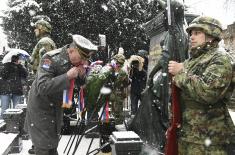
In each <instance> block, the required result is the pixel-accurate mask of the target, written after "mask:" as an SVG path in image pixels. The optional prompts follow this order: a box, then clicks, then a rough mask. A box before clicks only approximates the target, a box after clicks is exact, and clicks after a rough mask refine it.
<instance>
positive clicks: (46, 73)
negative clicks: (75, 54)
mask: <svg viewBox="0 0 235 155" xmlns="http://www.w3.org/2000/svg"><path fill="white" fill-rule="evenodd" d="M38 69H39V70H38V73H37V74H38V75H37V88H38V92H39V94H42V95H48V94H55V93H57V92H62V91H63V90H64V89H68V88H69V79H68V77H67V74H66V73H64V74H61V75H57V74H56V65H55V62H53V61H52V60H51V58H50V57H49V56H47V55H45V56H44V57H43V58H42V60H41V63H40V66H39V68H38Z"/></svg>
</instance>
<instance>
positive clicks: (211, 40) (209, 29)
mask: <svg viewBox="0 0 235 155" xmlns="http://www.w3.org/2000/svg"><path fill="white" fill-rule="evenodd" d="M187 32H188V34H189V35H190V43H191V49H190V58H189V59H188V60H186V61H185V62H183V63H177V62H175V61H170V62H169V65H168V70H169V73H171V74H172V75H173V82H174V84H175V85H176V86H177V87H179V88H180V89H181V100H180V101H181V111H182V124H181V126H182V127H181V130H180V133H179V139H178V141H179V154H180V155H199V154H200V155H205V154H211V155H212V154H213V155H226V154H227V151H226V147H227V146H228V145H229V144H230V143H232V142H234V141H233V140H232V139H231V137H233V136H232V135H234V126H233V124H232V121H231V118H230V117H229V114H228V110H227V108H226V101H227V100H228V98H229V96H230V95H229V94H231V92H229V91H228V90H229V89H230V87H231V79H232V65H231V61H230V60H229V57H228V54H227V53H226V52H225V50H224V49H222V48H219V47H218V43H219V41H220V40H221V33H222V27H221V23H220V22H219V21H218V20H217V19H214V18H211V17H205V16H200V17H198V18H196V19H194V20H193V21H192V23H191V24H190V25H189V27H188V28H187Z"/></svg>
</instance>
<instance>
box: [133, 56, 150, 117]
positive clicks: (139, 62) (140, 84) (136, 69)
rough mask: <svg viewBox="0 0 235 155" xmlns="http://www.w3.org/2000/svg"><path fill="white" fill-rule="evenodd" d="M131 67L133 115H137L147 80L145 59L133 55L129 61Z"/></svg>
mask: <svg viewBox="0 0 235 155" xmlns="http://www.w3.org/2000/svg"><path fill="white" fill-rule="evenodd" d="M129 63H130V66H131V69H130V79H131V95H130V96H131V114H132V115H135V114H136V112H137V110H138V103H139V101H141V92H142V91H143V90H144V88H145V85H146V79H147V72H146V70H145V69H144V68H143V66H144V59H143V58H142V57H140V56H137V55H132V56H131V58H130V59H129Z"/></svg>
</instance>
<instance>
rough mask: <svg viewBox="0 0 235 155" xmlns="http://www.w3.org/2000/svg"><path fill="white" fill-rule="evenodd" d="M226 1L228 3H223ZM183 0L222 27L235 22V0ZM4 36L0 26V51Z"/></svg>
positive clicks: (4, 4)
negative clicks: (212, 18)
mask: <svg viewBox="0 0 235 155" xmlns="http://www.w3.org/2000/svg"><path fill="white" fill-rule="evenodd" d="M182 1H183V0H182ZM226 1H227V2H228V4H230V5H225V2H226ZM184 2H185V4H186V5H187V6H189V7H190V8H191V9H190V11H191V12H194V13H197V14H199V15H207V16H212V17H214V18H217V19H219V20H220V21H221V22H222V24H223V27H224V28H226V26H227V25H229V24H232V23H233V22H235V9H234V8H235V0H184ZM6 3H7V0H1V5H0V16H1V15H2V13H1V10H2V9H5V8H6V6H7V5H6ZM0 22H1V21H0ZM5 38H6V37H5V36H4V35H3V33H2V29H1V28H0V53H1V51H2V48H3V46H5V45H6V40H5Z"/></svg>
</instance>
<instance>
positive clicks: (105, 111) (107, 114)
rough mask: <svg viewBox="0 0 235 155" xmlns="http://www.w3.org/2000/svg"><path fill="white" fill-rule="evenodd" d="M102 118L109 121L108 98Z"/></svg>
mask: <svg viewBox="0 0 235 155" xmlns="http://www.w3.org/2000/svg"><path fill="white" fill-rule="evenodd" d="M102 120H105V121H106V122H108V121H109V101H108V100H106V104H105V107H104V112H103V115H102Z"/></svg>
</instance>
